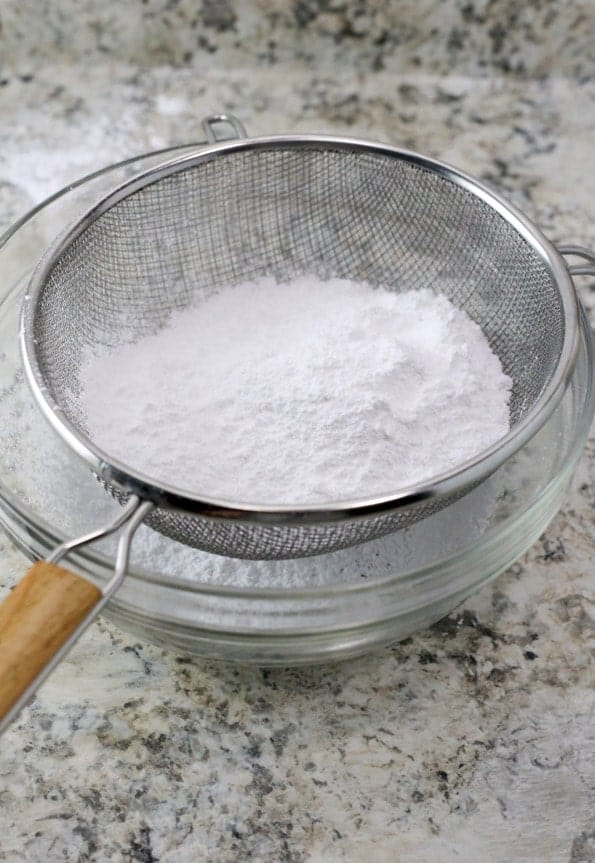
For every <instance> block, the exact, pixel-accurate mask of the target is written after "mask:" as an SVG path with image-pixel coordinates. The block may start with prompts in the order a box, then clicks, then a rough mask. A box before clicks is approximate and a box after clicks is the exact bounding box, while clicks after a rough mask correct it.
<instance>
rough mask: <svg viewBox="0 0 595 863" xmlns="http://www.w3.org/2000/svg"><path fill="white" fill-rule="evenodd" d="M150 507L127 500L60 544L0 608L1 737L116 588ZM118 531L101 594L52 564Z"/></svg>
mask: <svg viewBox="0 0 595 863" xmlns="http://www.w3.org/2000/svg"><path fill="white" fill-rule="evenodd" d="M153 506H154V504H153V503H151V502H150V501H145V500H141V499H140V498H138V497H136V496H131V497H130V498H129V499H128V503H127V504H126V506H125V507H124V509H123V510H122V511H121V512H120V513H118V516H117V517H116V518H115V519H113V520H112V521H111V522H109V523H108V524H107V525H104V526H103V527H101V528H98V529H97V530H93V531H90V532H89V533H87V534H85V535H84V536H80V537H77V538H76V539H72V540H67V541H66V542H63V543H62V544H61V545H59V546H58V547H57V548H56V549H55V550H54V552H53V553H52V554H51V555H50V556H49V557H48V559H47V560H43V561H37V563H35V564H34V565H33V566H32V567H31V569H30V570H29V572H28V573H27V575H26V576H25V577H24V578H23V580H22V581H21V582H19V584H18V585H17V586H16V587H15V589H14V590H13V591H12V593H11V594H9V596H8V598H7V599H6V600H5V601H4V602H3V603H2V605H0V647H1V648H2V651H1V652H0V734H2V732H3V731H4V730H5V729H6V728H7V727H8V726H9V725H10V723H11V722H12V720H13V719H14V718H15V717H16V716H17V714H18V713H19V712H20V711H21V709H22V708H23V707H24V706H25V705H26V704H27V702H28V701H29V700H30V698H31V697H32V696H33V695H34V694H35V692H36V691H37V689H38V688H39V687H40V686H41V684H42V683H43V681H44V680H45V679H46V677H47V676H48V675H49V674H50V673H51V672H52V671H53V669H54V668H55V667H56V665H58V663H59V662H60V661H61V660H62V658H63V657H64V656H65V655H66V654H67V653H68V651H69V650H70V648H71V647H72V646H73V645H74V643H75V642H76V641H78V639H79V638H80V636H81V635H82V634H83V632H84V631H85V629H87V627H88V626H89V624H90V623H91V622H92V621H93V620H95V618H96V617H97V615H98V614H99V612H100V611H101V609H102V608H103V607H104V605H105V604H106V603H107V602H108V601H109V600H110V598H111V597H112V595H113V594H114V593H115V592H116V590H117V589H118V588H119V587H120V585H121V583H122V581H123V579H124V576H125V575H126V571H127V569H128V560H129V557H130V543H131V541H132V537H133V535H134V533H135V531H136V530H137V528H138V527H139V526H140V524H142V522H143V521H144V520H145V518H146V517H147V515H148V514H149V512H150V511H151V509H153ZM120 529H121V530H122V533H121V536H120V540H119V543H118V552H117V555H116V564H115V568H114V574H113V576H112V578H111V579H110V581H109V582H108V583H107V585H106V586H105V587H104V588H103V590H100V589H99V588H98V587H96V586H95V585H94V584H92V583H91V582H90V581H87V580H86V579H84V578H81V577H80V576H78V575H75V574H74V573H72V572H70V571H69V570H67V569H63V568H62V567H60V566H58V565H57V563H58V561H60V560H62V558H63V557H64V556H65V555H66V554H68V553H69V552H70V551H73V550H74V549H76V548H80V547H81V546H84V545H87V544H88V543H91V542H95V541H96V540H98V539H101V538H103V537H104V536H109V535H110V534H112V533H115V532H116V531H118V530H120Z"/></svg>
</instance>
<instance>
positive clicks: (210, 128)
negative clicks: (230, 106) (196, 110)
mask: <svg viewBox="0 0 595 863" xmlns="http://www.w3.org/2000/svg"><path fill="white" fill-rule="evenodd" d="M219 124H226V125H227V126H231V128H232V129H233V133H234V134H233V135H227V136H226V137H225V138H217V136H216V134H215V128H214V127H216V126H217V125H219ZM201 125H202V130H203V132H204V134H205V138H206V139H207V143H208V144H218V143H219V142H220V141H222V140H224V141H230V140H233V139H235V138H247V137H248V133H247V132H246V129H245V128H244V124H243V123H242V122H241V120H238V118H237V117H236V116H235V115H234V114H210V115H209V116H208V117H205V118H204V120H203V121H202V124H201Z"/></svg>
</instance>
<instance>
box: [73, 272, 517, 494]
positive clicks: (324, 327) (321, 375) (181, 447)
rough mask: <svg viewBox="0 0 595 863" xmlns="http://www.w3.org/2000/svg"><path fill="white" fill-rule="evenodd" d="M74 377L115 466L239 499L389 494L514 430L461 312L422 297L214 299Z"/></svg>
mask: <svg viewBox="0 0 595 863" xmlns="http://www.w3.org/2000/svg"><path fill="white" fill-rule="evenodd" d="M80 380H81V385H82V397H81V400H82V404H83V407H84V410H85V413H86V420H87V426H88V431H89V434H90V436H91V437H92V439H93V440H94V441H95V442H96V444H97V445H99V446H100V447H101V448H103V449H104V450H105V451H106V452H108V453H109V454H110V455H111V456H113V457H115V458H117V459H119V460H121V461H123V462H125V463H127V464H129V465H131V466H132V467H133V468H134V469H135V470H136V471H140V472H143V473H146V474H148V475H149V476H151V477H152V478H153V479H154V480H155V481H157V482H163V483H167V484H170V485H175V486H178V487H181V488H184V489H185V490H189V491H192V492H194V493H197V494H200V493H202V494H204V495H206V496H211V497H221V498H226V499H229V500H234V501H243V502H253V503H263V504H284V503H285V504H300V503H313V502H320V501H333V500H340V499H349V498H357V497H365V496H368V495H374V494H381V493H383V492H391V491H395V490H397V489H399V488H403V487H405V486H407V485H410V484H412V483H415V482H419V481H421V480H425V479H428V478H430V477H432V476H436V475H437V474H439V473H441V472H442V471H445V470H447V469H449V468H451V467H453V466H455V465H457V464H459V463H461V462H463V461H465V460H466V459H468V458H470V457H471V456H473V455H475V454H476V453H478V452H480V451H481V450H483V449H485V448H486V447H488V446H489V445H490V444H492V443H493V442H495V441H496V440H497V439H498V438H500V437H501V436H502V435H504V434H505V433H506V432H507V430H508V428H509V414H508V399H509V395H510V386H511V381H510V379H509V378H508V377H507V376H506V375H504V373H503V371H502V367H501V365H500V362H499V360H498V358H497V357H496V356H495V355H494V354H493V353H492V351H491V349H490V347H489V345H488V342H487V340H486V338H485V336H484V335H483V333H482V331H481V329H480V328H479V326H477V324H475V323H474V322H473V321H472V320H471V319H470V318H469V317H468V315H466V314H465V313H464V312H462V311H460V310H458V309H456V308H455V307H454V306H453V305H452V304H451V303H450V302H449V301H448V299H447V298H446V297H444V296H441V295H436V294H434V293H433V292H431V291H430V290H421V291H409V292H405V293H401V294H399V293H396V292H392V291H387V290H383V289H378V288H376V289H375V288H372V287H371V286H369V285H366V284H361V283H354V282H350V281H347V280H342V279H331V280H328V281H321V280H319V279H317V278H314V277H311V278H306V277H301V278H298V279H296V280H294V281H292V282H291V283H288V284H278V283H276V282H275V281H274V279H273V278H263V279H262V280H260V281H258V282H256V283H251V284H242V285H237V286H235V287H229V288H225V289H222V290H221V291H220V292H219V293H216V294H214V295H211V296H210V297H208V298H207V299H205V300H203V301H202V302H201V303H199V304H198V305H196V306H195V307H193V308H188V309H185V310H183V311H176V312H174V313H172V315H171V317H170V319H169V321H168V323H167V324H166V326H165V327H164V328H163V329H162V330H161V331H160V332H158V333H156V334H155V335H153V336H150V337H145V338H143V339H141V340H139V341H138V342H136V343H134V344H128V345H122V346H120V347H118V348H115V349H111V350H109V351H108V350H107V349H106V350H104V351H102V352H100V353H97V354H95V355H94V356H90V357H88V358H87V359H86V362H85V363H84V364H83V367H82V369H81V375H80Z"/></svg>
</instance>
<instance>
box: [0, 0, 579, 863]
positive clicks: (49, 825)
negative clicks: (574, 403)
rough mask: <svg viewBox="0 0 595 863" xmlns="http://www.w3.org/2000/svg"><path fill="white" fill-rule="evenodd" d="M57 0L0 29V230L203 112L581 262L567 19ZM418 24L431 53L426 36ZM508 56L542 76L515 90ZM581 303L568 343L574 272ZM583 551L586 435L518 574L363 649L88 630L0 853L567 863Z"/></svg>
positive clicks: (16, 739)
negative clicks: (339, 657) (556, 244)
mask: <svg viewBox="0 0 595 863" xmlns="http://www.w3.org/2000/svg"><path fill="white" fill-rule="evenodd" d="M74 5H75V4H73V3H70V2H63V3H42V4H39V5H38V4H33V3H31V2H28V3H18V4H17V3H12V2H7V3H4V4H3V6H2V8H1V9H0V20H1V21H2V26H3V29H2V36H1V38H2V42H1V43H0V48H1V52H2V54H1V57H0V63H2V66H1V67H0V78H1V80H0V85H1V86H0V103H1V105H2V124H1V125H0V224H1V225H2V226H6V225H7V224H8V223H10V221H11V220H12V219H13V218H14V217H15V216H17V215H20V214H21V213H22V212H23V211H24V210H25V209H26V208H27V207H29V206H30V205H31V204H32V203H33V202H34V201H36V200H39V199H40V198H41V197H43V196H44V195H46V194H48V193H49V192H51V191H52V190H54V189H57V188H59V187H60V186H62V185H63V184H64V183H65V182H67V181H68V180H70V179H73V178H74V177H76V176H78V175H80V174H81V173H84V172H85V171H87V170H90V169H91V168H93V167H96V166H98V165H99V164H103V163H107V162H109V161H112V160H114V159H115V158H118V157H122V156H124V155H127V154H129V153H133V152H139V151H144V150H146V149H150V148H151V147H156V146H159V145H162V144H165V143H168V142H175V141H183V140H188V139H192V138H193V137H195V136H196V126H197V118H199V117H201V116H202V115H204V114H205V113H209V112H211V111H213V110H218V109H225V110H231V111H234V112H235V113H237V114H238V115H239V116H240V117H241V118H242V119H243V120H244V121H245V123H246V125H247V126H248V128H249V130H250V131H252V132H255V133H256V132H267V131H271V132H274V131H279V130H282V129H300V130H318V131H343V132H348V133H350V134H354V135H361V136H366V137H371V138H377V139H381V140H387V141H391V142H395V143H399V144H403V145H405V146H408V147H413V148H415V149H419V150H421V151H424V152H426V153H429V154H431V155H436V156H440V157H443V158H444V159H446V160H448V161H451V162H453V163H455V164H457V165H459V166H462V167H464V168H466V169H467V170H468V171H469V172H471V173H475V174H476V175H478V176H481V177H483V178H484V179H485V180H487V181H489V182H491V183H492V184H493V185H494V186H495V187H496V188H497V189H499V190H500V191H501V192H503V193H504V194H505V195H507V196H508V197H509V198H511V199H512V200H513V201H515V203H517V204H519V205H520V206H521V207H522V209H524V210H525V212H527V214H528V215H529V216H530V217H532V218H533V219H534V220H535V221H536V222H538V223H539V224H540V225H541V226H542V227H543V228H544V230H545V231H546V232H547V233H548V235H549V236H550V237H551V238H552V239H554V240H557V241H571V240H574V241H580V242H583V243H585V244H587V245H590V246H591V247H594V246H595V219H594V213H595V210H594V203H593V202H594V201H595V181H594V180H593V170H592V167H593V153H594V152H595V75H593V63H592V55H590V53H589V52H590V51H592V47H593V39H592V31H591V28H592V16H591V18H590V17H589V15H588V10H589V4H587V3H583V4H581V3H576V4H573V11H572V14H569V13H568V10H567V8H566V6H565V5H564V4H562V3H560V4H558V3H552V4H529V5H528V6H527V10H528V11H527V12H523V13H518V16H517V19H514V18H511V17H510V16H511V15H512V14H513V12H514V8H513V4H509V3H503V4H501V6H500V9H501V10H502V11H501V13H495V12H494V13H493V14H494V15H495V16H496V18H495V19H494V20H492V19H491V18H490V14H492V13H490V9H491V6H490V5H489V4H488V5H487V6H485V4H480V3H476V4H473V3H468V4H448V3H442V4H433V3H430V2H427V3H416V4H393V5H392V6H391V7H389V11H386V10H384V9H383V7H384V4H381V3H370V4H369V6H366V4H359V3H345V4H337V5H336V6H335V5H333V4H326V3H322V2H321V3H310V2H298V3H293V4H289V3H282V2H280V0H277V2H275V3H274V4H266V12H265V11H263V10H264V9H265V4H261V6H258V4H253V5H254V6H255V7H258V9H259V11H258V13H254V11H253V10H252V12H249V11H246V6H247V4H246V5H240V4H237V3H235V4H234V3H231V2H226V3H221V4H217V3H211V2H203V4H202V5H200V6H199V7H197V8H196V10H195V5H194V4H190V3H185V2H180V3H172V2H170V3H165V2H153V0H151V2H149V3H147V4H143V5H142V7H141V5H140V4H129V6H128V10H129V11H128V12H126V13H123V12H121V11H119V10H118V8H117V5H118V4H102V5H101V7H100V8H99V7H97V4H91V3H88V2H85V3H81V4H76V10H77V11H76V15H75V13H74ZM492 5H493V4H492ZM261 7H262V8H261ZM393 7H394V8H393ZM515 8H516V7H515ZM337 10H338V11H337ZM428 10H430V11H433V12H434V13H435V14H434V16H433V18H432V22H431V23H429V22H428V20H426V19H427V16H428ZM360 13H361V14H360ZM500 15H501V17H500ZM188 16H190V17H192V16H194V17H195V19H196V20H195V23H194V24H193V25H192V26H190V25H189V24H188ZM234 16H235V17H234ZM430 17H432V16H430ZM75 18H76V24H75ZM434 19H436V20H438V23H437V24H436V25H434V23H433V22H434ZM139 21H142V24H143V28H142V32H141V31H140V30H138V29H137V26H136V25H137V23H138V22H139ZM445 21H446V24H445V23H444V22H445ZM561 21H563V26H562V25H561V23H560V22H561ZM230 22H231V24H230ZM187 25H188V26H187ZM434 26H436V27H439V28H440V32H444V33H445V34H446V33H448V34H449V35H448V36H447V37H446V38H445V39H440V40H438V42H436V40H435V39H434V42H432V40H431V38H430V32H429V31H430V30H431V29H432V28H433V27H434ZM498 27H504V28H505V30H504V33H505V36H506V39H503V37H502V36H500V37H498V36H497V34H498V32H499V30H498ZM250 28H252V30H251V29H250ZM254 28H260V30H259V33H260V35H261V36H262V39H261V40H260V41H259V46H261V45H266V43H267V42H268V41H272V42H274V43H275V45H269V46H268V48H267V51H268V54H267V53H266V52H265V54H266V56H264V55H263V56H261V53H262V52H261V47H259V48H258V50H257V49H256V45H255V44H254V45H253V47H252V49H251V50H249V49H248V48H247V47H246V45H245V44H244V43H243V41H242V39H244V38H246V34H247V33H253V35H254V33H255V32H256V31H255V30H254ZM75 30H76V34H77V35H76V38H75V35H74V34H75ZM385 30H386V31H388V33H389V35H387V36H385V35H384V31H385ZM457 30H459V31H460V34H459V36H456V35H453V33H454V32H455V31H457ZM238 34H239V35H238ZM149 36H150V40H149V42H147V40H148V39H149ZM240 37H242V38H240ZM255 38H256V37H255ZM151 40H152V41H151ZM234 40H235V41H236V42H238V41H239V42H240V44H239V45H234V44H233V42H234ZM449 43H450V44H449ZM509 43H510V44H509ZM33 44H37V45H38V49H37V50H36V51H33V50H32V48H31V46H32V45H33ZM250 44H252V43H250ZM304 44H306V45H309V46H310V47H309V50H308V51H304V47H303V46H304ZM147 45H149V47H150V48H151V50H150V51H149V53H146V51H147V50H148V49H147ZM213 45H215V46H216V47H217V50H215V51H212V50H211V47H212V46H213ZM319 45H325V46H326V47H327V49H328V50H327V51H326V52H325V53H324V55H323V56H322V57H321V59H319V60H318V59H316V60H313V59H312V52H313V50H314V48H316V49H317V50H318V48H317V46H319ZM498 45H500V48H499V49H498V50H496V48H497V47H498ZM188 46H190V47H188ZM209 46H211V47H209ZM279 46H281V47H279ZM300 46H301V47H300ZM386 46H388V47H386ZM434 46H435V47H434ZM482 46H483V47H482ZM25 49H26V50H25ZM397 49H399V50H397ZM185 52H186V53H185ZM188 52H190V55H189V56H186V55H187V54H188ZM259 52H260V53H259ZM276 54H280V55H281V57H282V60H283V62H282V63H280V62H279V61H276V59H275V56H276ZM140 55H142V56H140ZM416 56H417V57H418V60H417V61H415V57H416ZM521 56H522V57H523V58H524V59H523V62H524V63H525V65H526V67H528V68H527V71H528V72H530V73H532V74H534V75H539V76H542V75H543V73H544V71H545V70H546V69H551V70H552V71H553V72H554V75H553V76H552V77H550V78H543V77H539V78H532V79H525V80H521V79H519V78H518V77H516V76H515V75H513V74H511V71H512V72H514V71H515V65H516V64H517V63H518V62H519V60H518V58H519V57H521ZM379 57H382V58H383V59H382V61H380V60H379V59H378V58H379ZM230 58H232V59H231V60H230ZM74 60H77V62H78V63H81V64H82V65H79V66H78V67H77V66H74V65H73V63H74ZM141 60H142V62H143V66H144V68H143V69H140V68H139V66H138V65H137V64H138V62H139V61H141ZM83 61H84V62H83ZM126 61H128V62H126ZM166 61H167V62H168V63H169V65H166ZM189 62H192V63H193V64H194V65H193V68H187V67H185V66H184V64H187V63H189ZM482 63H483V65H482ZM172 64H173V65H172ZM174 66H175V67H174ZM516 71H518V70H516ZM504 73H505V74H504ZM571 74H572V75H573V76H574V77H572V78H571V77H568V76H570V75H571ZM581 290H582V296H583V299H584V300H585V303H586V304H587V305H588V306H589V307H590V308H591V310H592V320H593V322H594V323H595V285H594V284H593V280H591V281H589V280H583V282H582V284H581ZM594 552H595V441H594V440H593V439H592V440H591V443H590V445H589V447H588V448H587V451H586V452H585V454H584V456H583V458H582V461H581V465H580V468H579V472H578V476H577V481H576V483H575V487H574V491H573V493H572V495H571V496H570V498H569V500H568V503H567V505H566V506H565V507H564V510H563V511H562V512H561V513H560V514H559V516H558V517H557V518H556V520H555V521H554V522H553V523H552V525H551V526H550V528H549V529H548V531H547V533H546V535H545V536H544V537H543V538H542V539H541V541H540V542H539V543H537V544H536V545H535V546H534V548H533V549H532V550H531V551H530V552H529V553H528V554H527V555H526V556H525V558H524V559H523V560H522V561H520V562H519V563H518V564H516V565H515V566H514V567H512V569H511V570H510V571H509V572H508V573H506V574H505V575H504V576H502V577H501V578H500V579H499V580H498V581H497V582H496V583H495V584H494V585H492V586H489V587H487V588H485V589H484V590H483V591H482V592H480V593H479V594H477V595H476V596H475V597H474V598H472V599H471V600H470V601H468V603H467V605H466V606H465V608H464V609H462V610H460V611H459V612H457V613H456V614H454V615H453V616H451V617H450V618H448V619H446V620H444V621H443V622H441V623H440V624H438V625H437V626H435V627H434V628H433V629H431V630H429V631H427V632H424V633H420V634H419V635H417V636H415V637H413V638H411V639H409V640H408V641H407V642H405V643H403V644H401V645H398V646H397V647H395V648H393V649H391V650H386V651H384V652H382V653H380V654H377V655H375V656H370V657H367V658H364V659H361V660H357V661H353V662H350V663H348V664H345V665H342V666H339V667H333V668H330V667H326V668H322V669H314V670H301V671H298V670H294V671H286V672H283V671H269V672H267V671H257V670H248V669H241V668H231V667H227V668H225V667H215V666H208V665H203V664H201V663H198V662H192V661H188V660H186V659H184V658H182V657H176V656H175V655H173V654H170V653H167V652H164V651H162V650H160V649H158V648H154V647H151V646H149V645H146V644H140V643H138V642H136V641H135V640H134V639H133V638H131V637H129V636H127V635H126V634H124V633H122V632H120V631H119V630H117V629H115V628H113V627H111V626H109V625H108V624H106V623H105V622H99V623H97V624H95V625H94V626H93V627H92V629H91V630H90V631H89V632H88V633H87V634H86V635H85V637H84V638H83V639H82V641H81V642H80V644H79V645H78V646H77V647H76V648H75V650H74V651H73V652H72V654H71V655H70V656H69V657H68V659H67V660H66V661H65V662H64V663H63V665H62V666H61V667H60V669H59V670H58V671H57V672H56V673H55V674H54V675H53V677H52V678H51V680H50V681H49V682H48V683H47V685H46V686H45V687H44V689H43V691H42V692H41V693H40V695H39V696H38V698H37V700H36V702H35V703H34V705H33V706H32V707H31V708H29V709H27V710H26V711H25V712H24V713H23V714H22V716H21V717H20V719H19V720H18V721H17V723H16V724H15V725H14V726H13V728H12V729H11V730H10V731H9V732H8V733H7V735H6V736H5V737H4V738H3V739H2V741H1V742H0V860H6V861H27V863H36V861H54V860H56V861H57V860H63V861H69V863H70V861H73V863H74V861H77V863H79V861H80V863H82V861H88V860H98V861H104V860H105V861H142V863H151V861H172V863H173V861H176V863H178V861H181V863H184V861H193V863H194V861H203V860H204V861H216V863H218V861H222V863H232V861H233V863H235V861H246V860H256V861H275V862H276V861H287V863H302V861H313V863H322V861H325V863H327V861H328V863H335V861H336V863H343V861H345V863H346V861H359V860H370V861H374V863H383V861H386V863H394V861H399V863H418V861H424V863H425V861H436V863H451V861H453V863H454V861H464V863H475V861H477V860H479V859H485V860H488V861H494V863H508V861H512V860H514V861H518V863H549V861H555V863H558V861H560V863H592V861H594V860H595V816H594V812H595V675H594V661H593V650H594V641H593V639H594V635H595V595H594V589H593V588H594V578H595V576H594V568H595V567H594V563H593V558H594V556H595V555H594ZM0 559H1V564H0V586H1V587H2V589H3V590H5V589H7V588H8V586H9V585H10V584H12V583H13V582H14V581H15V580H16V579H17V578H18V577H19V575H20V574H21V573H22V572H23V571H24V569H25V566H26V561H25V559H24V558H23V557H22V556H21V555H20V554H19V553H18V552H16V551H15V550H14V548H12V547H11V546H10V544H9V543H8V542H7V541H6V540H5V539H1V540H0Z"/></svg>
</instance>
